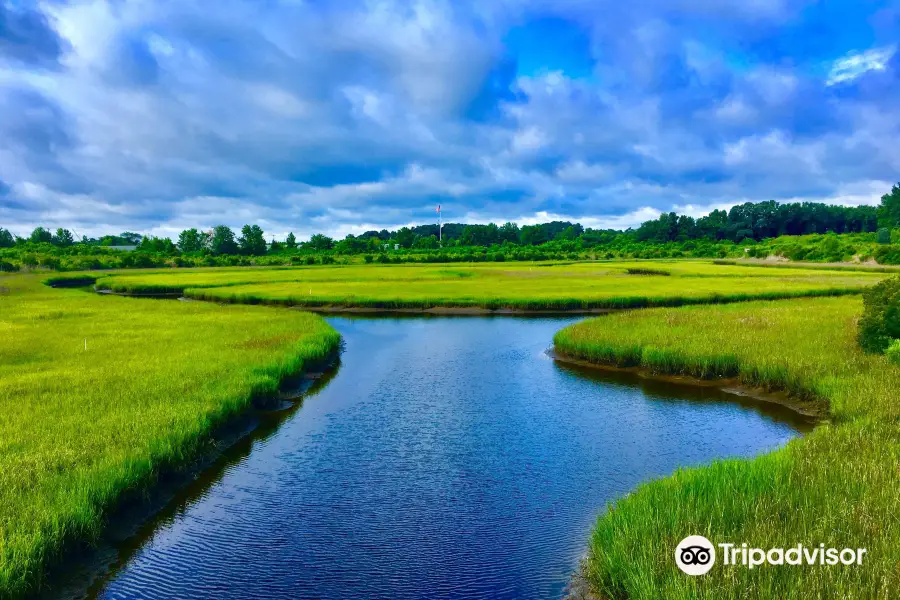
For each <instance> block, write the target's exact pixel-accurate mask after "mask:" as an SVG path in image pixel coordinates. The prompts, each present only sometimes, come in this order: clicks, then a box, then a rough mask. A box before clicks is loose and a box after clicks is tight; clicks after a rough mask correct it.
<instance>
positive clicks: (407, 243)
mask: <svg viewBox="0 0 900 600" xmlns="http://www.w3.org/2000/svg"><path fill="white" fill-rule="evenodd" d="M394 241H395V243H397V244H400V247H401V248H411V247H412V245H413V242H415V241H416V234H415V233H413V230H412V229H410V228H409V227H401V228H400V230H399V231H398V232H397V234H396V235H395V236H394Z"/></svg>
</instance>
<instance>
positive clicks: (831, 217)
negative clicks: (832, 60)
mask: <svg viewBox="0 0 900 600" xmlns="http://www.w3.org/2000/svg"><path fill="white" fill-rule="evenodd" d="M897 227H900V185H895V186H893V188H892V189H891V192H890V193H888V194H885V195H884V196H882V198H881V204H880V205H879V206H877V207H876V206H837V205H829V204H822V203H816V202H795V203H779V202H776V201H774V200H773V201H768V202H756V203H754V202H747V203H744V204H740V205H737V206H734V207H732V208H731V209H730V210H728V211H725V210H714V211H713V212H711V213H710V214H708V215H706V216H704V217H700V218H697V219H695V218H693V217H691V216H688V215H678V214H676V213H674V212H669V213H663V214H662V215H660V216H659V218H657V219H655V220H651V221H646V222H644V223H642V224H641V225H640V226H639V227H637V228H636V229H631V228H629V229H627V230H624V231H622V230H615V229H590V228H588V229H585V228H584V227H582V226H581V225H580V224H579V223H571V222H568V221H552V222H549V223H541V224H537V225H524V226H521V227H520V226H519V225H517V224H515V223H511V222H508V223H504V224H502V225H497V224H495V223H488V224H486V225H478V224H463V223H447V224H445V225H444V226H443V228H442V230H441V231H440V232H439V231H438V225H437V224H426V225H419V226H416V227H402V228H400V229H398V230H394V231H389V230H387V229H382V230H380V231H377V230H372V231H367V232H365V233H363V234H361V235H358V236H354V235H347V237H345V238H344V239H342V240H334V239H332V238H330V237H328V236H326V235H324V234H315V235H313V236H312V237H311V238H310V239H309V240H308V241H306V242H299V241H298V240H297V238H296V236H294V234H293V233H290V234H288V236H287V237H286V238H285V239H284V240H283V241H276V240H274V239H273V240H271V241H270V242H267V241H266V239H265V237H264V232H263V230H262V229H261V228H260V227H259V226H258V225H244V226H243V227H242V228H241V230H240V234H239V235H236V234H235V232H234V231H233V230H232V229H231V228H230V227H228V226H226V225H217V226H215V227H213V228H212V229H210V230H207V231H202V230H200V229H197V228H191V229H186V230H184V231H182V232H181V233H180V234H179V236H178V239H177V240H176V241H174V242H173V241H172V240H171V239H169V238H158V237H143V236H141V235H140V234H137V233H133V232H123V233H122V234H120V235H117V236H114V235H107V236H103V237H101V238H100V239H89V238H87V237H84V238H82V240H81V242H80V243H82V244H87V245H95V246H109V247H115V246H136V249H137V250H138V251H143V252H151V253H161V254H166V255H174V254H187V255H213V256H222V255H224V256H228V255H243V256H264V255H266V254H284V253H288V254H290V253H294V252H297V251H301V250H306V251H313V252H325V251H334V252H335V253H337V254H365V253H381V252H384V251H385V250H393V249H414V250H436V249H438V248H448V249H449V248H456V247H484V248H490V247H493V246H542V245H544V244H548V243H550V242H566V241H578V242H579V244H578V246H579V247H580V248H596V247H601V246H609V245H617V246H621V245H623V244H628V243H650V244H666V243H671V242H682V243H683V242H688V241H709V242H719V241H728V242H732V243H736V244H737V243H742V242H745V241H760V240H764V239H768V238H776V237H779V236H784V235H789V236H793V235H807V234H823V233H829V232H832V233H837V234H842V233H872V232H878V235H879V241H880V242H881V243H890V241H891V234H890V231H891V229H893V228H897ZM439 238H440V241H439ZM42 243H44V244H51V245H52V246H56V247H60V248H65V247H69V246H72V245H73V244H76V241H75V239H74V236H73V234H72V233H71V232H70V231H69V230H67V229H63V228H59V229H56V231H55V233H54V232H51V231H50V230H49V229H46V228H44V227H37V228H35V229H34V231H32V232H31V235H30V236H29V237H28V238H17V237H16V236H13V235H12V233H10V232H9V231H8V230H7V229H4V228H0V248H11V247H15V246H18V245H25V244H42Z"/></svg>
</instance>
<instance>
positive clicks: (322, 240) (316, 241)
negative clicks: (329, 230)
mask: <svg viewBox="0 0 900 600" xmlns="http://www.w3.org/2000/svg"><path fill="white" fill-rule="evenodd" d="M306 245H307V246H309V247H310V248H312V249H313V250H331V249H332V248H333V247H334V240H333V239H331V238H330V237H328V236H327V235H323V234H321V233H317V234H315V235H314V236H312V237H311V238H309V241H308V242H307V243H306Z"/></svg>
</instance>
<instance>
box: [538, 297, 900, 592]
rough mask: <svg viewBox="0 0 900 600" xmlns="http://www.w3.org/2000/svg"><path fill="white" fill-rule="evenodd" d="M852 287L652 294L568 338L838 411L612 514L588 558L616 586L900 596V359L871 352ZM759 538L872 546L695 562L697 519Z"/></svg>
mask: <svg viewBox="0 0 900 600" xmlns="http://www.w3.org/2000/svg"><path fill="white" fill-rule="evenodd" d="M861 310H862V301H861V299H859V298H857V297H853V298H849V297H846V298H821V299H802V300H792V301H788V302H751V303H745V304H740V305H729V306H715V307H709V306H706V307H686V308H676V309H653V310H647V311H639V312H629V313H621V314H616V315H611V316H607V317H603V318H599V319H591V320H588V321H584V322H581V323H578V324H575V325H572V326H570V327H567V328H565V329H563V330H562V331H560V332H559V333H558V334H557V335H556V337H555V340H554V341H555V345H556V348H557V349H558V350H560V351H562V352H564V353H566V354H569V355H572V356H576V357H579V358H582V359H586V360H589V361H593V362H596V363H603V364H611V365H618V366H641V367H644V368H647V369H650V370H652V371H654V372H657V373H661V374H662V373H664V374H685V375H692V376H696V377H704V378H715V377H734V376H737V377H739V378H740V379H741V380H742V381H743V382H745V383H746V384H749V385H760V386H766V387H769V388H772V389H784V390H789V391H791V392H792V393H793V394H795V395H797V396H799V397H801V398H807V399H811V400H812V399H818V400H819V401H824V402H826V403H827V404H828V406H829V410H830V415H831V422H830V423H828V424H823V425H820V426H819V427H818V428H817V429H816V430H814V431H813V433H811V434H809V435H807V436H806V437H804V438H800V439H796V440H794V441H792V442H791V443H789V444H787V446H786V447H784V448H782V449H780V450H777V451H775V452H773V453H770V454H768V455H764V456H761V457H758V458H756V459H753V460H726V461H717V462H715V463H713V464H711V465H709V466H705V467H701V468H694V469H685V470H681V471H679V472H677V473H676V474H675V475H673V476H672V477H669V478H665V479H662V480H657V481H653V482H650V483H647V484H644V485H642V486H640V487H639V488H638V489H637V490H635V491H634V492H633V493H632V494H630V495H629V496H627V497H626V498H624V499H622V500H620V501H618V502H616V503H615V505H614V506H612V507H610V510H609V511H608V512H607V513H606V514H605V515H604V516H602V517H601V518H600V519H599V521H598V523H597V525H596V527H595V529H594V531H593V534H592V538H591V542H590V549H589V555H588V558H587V560H586V563H585V565H586V574H587V577H588V580H589V582H590V584H591V586H592V587H593V588H594V589H595V590H597V591H598V592H600V593H602V594H603V595H605V596H608V597H610V598H629V599H644V598H646V599H652V598H698V597H702V598H717V599H719V598H735V599H737V598H742V599H745V598H760V599H763V598H884V599H888V598H897V597H900V546H898V545H897V540H900V494H898V491H897V490H900V466H898V465H900V392H898V390H900V367H897V366H893V365H891V364H889V363H888V362H887V360H886V359H885V358H884V357H883V356H876V355H868V354H864V353H862V352H861V351H860V350H859V348H858V346H857V344H856V340H855V335H856V320H857V318H858V316H859V314H860V313H861ZM692 534H699V535H704V536H706V537H707V538H708V539H710V540H712V542H713V543H714V544H716V543H720V542H736V543H737V544H738V545H740V544H741V543H744V542H746V543H748V544H750V545H751V546H753V547H758V548H774V547H783V548H788V547H792V546H796V545H797V544H798V543H803V544H804V545H805V546H807V547H810V546H815V547H818V545H819V544H820V543H824V544H825V545H826V547H828V546H833V547H837V548H844V547H850V548H867V549H868V554H867V555H866V562H865V563H864V564H863V566H843V565H839V566H763V567H761V568H757V569H754V570H749V569H747V568H744V567H738V568H735V567H726V566H719V563H718V562H717V564H716V566H715V567H713V570H712V571H710V573H709V574H707V575H705V576H702V577H688V576H686V575H684V574H682V573H681V572H680V571H679V570H678V569H677V568H676V567H675V564H674V560H673V553H674V548H675V546H676V545H677V544H678V542H679V541H680V540H681V539H683V538H684V537H686V536H687V535H692Z"/></svg>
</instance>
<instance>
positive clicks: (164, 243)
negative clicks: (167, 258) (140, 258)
mask: <svg viewBox="0 0 900 600" xmlns="http://www.w3.org/2000/svg"><path fill="white" fill-rule="evenodd" d="M137 249H138V250H139V251H140V252H157V253H161V254H173V253H175V244H173V243H172V240H170V239H169V238H159V237H152V236H150V237H145V238H142V239H141V243H140V244H138V247H137Z"/></svg>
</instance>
